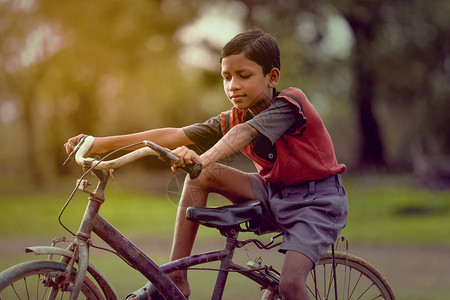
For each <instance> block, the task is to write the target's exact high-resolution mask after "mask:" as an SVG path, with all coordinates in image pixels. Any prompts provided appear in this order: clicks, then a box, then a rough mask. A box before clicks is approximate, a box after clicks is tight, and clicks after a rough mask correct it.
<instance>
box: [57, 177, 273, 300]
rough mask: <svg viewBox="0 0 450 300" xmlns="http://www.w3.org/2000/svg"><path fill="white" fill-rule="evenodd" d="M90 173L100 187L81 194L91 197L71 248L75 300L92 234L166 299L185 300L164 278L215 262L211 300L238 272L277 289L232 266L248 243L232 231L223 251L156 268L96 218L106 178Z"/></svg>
mask: <svg viewBox="0 0 450 300" xmlns="http://www.w3.org/2000/svg"><path fill="white" fill-rule="evenodd" d="M93 172H94V173H95V175H96V176H97V177H98V178H99V183H98V185H97V188H96V190H95V191H94V192H93V193H90V192H87V191H85V190H84V189H83V191H85V192H87V193H89V194H90V197H89V203H88V205H87V207H86V211H85V214H84V216H83V220H82V222H81V225H80V229H79V231H78V232H77V234H76V239H75V243H74V244H72V245H71V247H70V250H72V251H74V255H73V258H76V257H78V272H77V275H76V278H75V282H74V287H73V291H72V297H71V298H73V299H76V297H77V296H78V293H79V291H80V287H81V283H82V281H83V278H84V276H85V275H86V271H87V268H88V264H89V255H88V252H89V251H88V248H89V243H90V242H89V240H90V237H91V233H92V232H94V233H95V234H96V235H97V236H98V237H100V238H101V239H102V240H103V241H104V242H105V243H107V244H108V245H109V246H110V247H111V248H112V249H114V250H115V251H116V252H117V254H118V255H119V256H120V257H121V258H122V259H124V260H125V261H126V262H127V263H128V264H129V265H130V266H132V267H133V268H135V269H136V270H138V271H139V272H140V273H141V274H142V275H143V276H145V277H146V278H147V279H148V280H149V281H151V282H152V283H153V285H154V286H155V287H156V288H157V289H158V290H159V291H160V293H161V294H162V295H163V296H164V297H166V298H167V299H185V297H184V296H183V294H182V293H181V292H180V290H179V289H178V288H177V286H176V285H175V284H174V283H173V282H172V281H171V280H170V279H169V277H168V276H167V275H166V274H168V273H171V272H173V271H176V270H180V269H187V268H188V267H190V266H195V265H200V264H203V263H208V262H214V261H221V263H220V267H219V270H218V275H217V279H216V283H215V287H214V291H213V295H212V298H211V299H221V298H222V295H223V291H224V288H225V284H226V281H227V277H228V273H229V272H230V271H232V272H238V273H240V274H242V275H244V276H246V277H247V278H249V279H251V280H253V281H254V282H256V283H258V284H259V285H261V286H262V287H263V288H268V287H272V288H276V283H274V282H273V280H270V279H269V278H268V277H267V276H265V275H264V274H262V273H260V272H256V271H255V270H251V269H247V268H244V267H242V266H239V265H237V264H235V263H233V261H232V258H233V255H234V251H235V249H236V248H240V247H242V245H245V244H246V243H247V241H244V242H239V241H238V240H237V237H238V232H236V231H233V232H231V233H229V234H228V235H227V238H226V245H225V248H224V249H223V250H217V251H211V252H204V253H200V254H195V255H192V256H188V257H185V258H182V259H179V260H176V261H172V262H169V263H167V264H164V265H162V266H158V265H156V264H155V263H154V262H153V261H152V260H151V259H150V258H149V257H148V256H147V255H145V254H144V253H143V252H142V251H141V250H140V249H139V248H138V247H137V246H136V245H134V244H133V243H132V242H131V241H130V240H129V239H128V238H127V237H125V236H124V235H123V234H121V233H120V232H119V231H118V230H117V229H116V228H114V227H113V226H112V225H111V224H110V223H108V221H106V220H105V219H104V218H103V217H101V216H100V215H99V214H98V212H99V209H100V206H101V205H102V203H103V202H104V201H105V199H104V189H105V188H106V183H107V180H108V178H109V174H108V173H107V172H106V171H104V170H93ZM73 258H72V259H73ZM65 262H68V259H67V258H65ZM107 297H108V299H109V297H110V296H109V295H107ZM113 298H115V296H113Z"/></svg>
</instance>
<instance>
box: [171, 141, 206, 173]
mask: <svg viewBox="0 0 450 300" xmlns="http://www.w3.org/2000/svg"><path fill="white" fill-rule="evenodd" d="M171 152H172V154H174V155H176V156H177V157H178V158H179V159H180V161H179V162H178V163H175V162H172V165H171V169H172V171H173V172H176V171H177V170H178V168H179V167H185V166H186V165H191V164H196V163H201V159H200V156H199V155H198V154H197V153H195V151H193V150H191V149H189V148H188V147H186V146H182V147H178V148H176V149H174V150H172V151H171Z"/></svg>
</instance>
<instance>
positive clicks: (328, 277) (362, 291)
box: [307, 252, 395, 300]
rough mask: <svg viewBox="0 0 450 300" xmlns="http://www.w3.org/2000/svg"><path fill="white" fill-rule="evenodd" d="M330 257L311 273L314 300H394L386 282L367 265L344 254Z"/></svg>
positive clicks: (340, 253) (356, 258) (354, 257)
mask: <svg viewBox="0 0 450 300" xmlns="http://www.w3.org/2000/svg"><path fill="white" fill-rule="evenodd" d="M335 263H336V285H335V284H334V274H333V256H332V254H331V253H327V254H326V255H325V256H323V257H322V258H321V259H320V261H319V263H318V264H317V266H316V267H315V268H314V269H313V270H312V271H311V274H310V276H309V278H308V281H307V286H308V290H309V293H310V295H311V297H312V298H313V299H343V300H345V299H361V300H363V299H388V300H393V299H395V296H394V293H393V292H392V289H391V287H390V286H389V284H388V282H387V281H386V279H385V278H384V277H383V275H381V273H380V272H378V270H376V269H375V267H374V266H372V265H371V264H370V263H368V262H367V261H365V260H363V259H362V258H359V257H357V256H354V255H351V254H348V255H347V254H346V253H344V252H335Z"/></svg>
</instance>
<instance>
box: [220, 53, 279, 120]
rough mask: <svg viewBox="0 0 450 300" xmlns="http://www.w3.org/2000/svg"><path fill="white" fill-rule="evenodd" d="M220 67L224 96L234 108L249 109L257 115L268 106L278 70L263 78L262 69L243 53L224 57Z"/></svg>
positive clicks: (276, 81) (273, 70)
mask: <svg viewBox="0 0 450 300" xmlns="http://www.w3.org/2000/svg"><path fill="white" fill-rule="evenodd" d="M221 65H222V72H221V74H222V78H223V87H224V90H225V94H227V96H228V99H229V100H230V101H231V103H233V105H234V106H235V107H236V108H238V109H247V108H249V109H250V110H251V111H252V112H253V113H254V114H257V113H259V112H261V111H263V110H264V109H266V108H267V107H269V106H270V104H271V103H272V97H273V88H275V87H276V85H277V83H278V79H279V70H278V69H272V71H271V72H270V73H268V74H267V75H265V76H264V73H263V67H262V66H261V65H259V64H258V63H256V62H254V61H253V60H250V59H248V58H247V57H246V56H245V54H244V53H240V54H236V55H230V56H226V57H224V58H223V59H222V63H221Z"/></svg>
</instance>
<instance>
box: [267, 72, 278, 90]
mask: <svg viewBox="0 0 450 300" xmlns="http://www.w3.org/2000/svg"><path fill="white" fill-rule="evenodd" d="M267 76H269V87H270V88H275V87H276V86H277V84H278V81H279V80H280V70H278V69H277V68H272V70H270V72H269V73H268V74H267Z"/></svg>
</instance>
